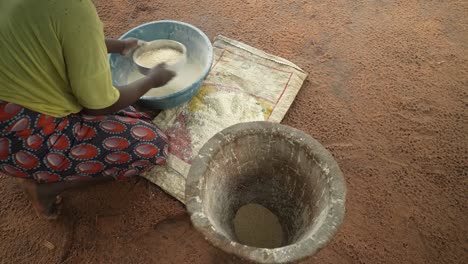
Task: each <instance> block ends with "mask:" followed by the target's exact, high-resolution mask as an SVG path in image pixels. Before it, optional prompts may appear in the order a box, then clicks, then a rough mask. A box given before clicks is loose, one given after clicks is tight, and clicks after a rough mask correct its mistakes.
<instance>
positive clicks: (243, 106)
mask: <svg viewBox="0 0 468 264" xmlns="http://www.w3.org/2000/svg"><path fill="white" fill-rule="evenodd" d="M190 115H191V116H190V117H189V118H188V120H190V121H189V123H188V124H187V126H188V129H189V131H190V134H191V136H192V151H193V152H192V153H193V156H195V155H197V154H198V151H199V150H200V149H201V148H202V147H203V145H204V144H205V143H206V142H207V141H208V140H209V139H210V138H211V137H213V136H214V135H215V134H216V133H218V132H219V131H221V130H223V129H225V128H227V127H230V126H232V125H235V124H238V123H244V122H251V121H263V120H265V117H264V113H263V108H262V107H261V106H260V104H259V103H258V102H257V100H256V99H255V98H254V97H252V96H250V95H248V94H245V93H242V92H225V91H217V92H215V93H211V94H208V95H206V96H205V97H204V98H203V104H202V106H201V107H200V109H198V110H196V111H194V112H192V113H190Z"/></svg>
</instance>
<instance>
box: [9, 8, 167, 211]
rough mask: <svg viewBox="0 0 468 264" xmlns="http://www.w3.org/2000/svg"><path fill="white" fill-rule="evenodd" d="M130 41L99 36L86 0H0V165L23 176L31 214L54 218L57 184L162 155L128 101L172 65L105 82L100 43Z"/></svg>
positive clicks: (129, 169) (115, 46) (107, 174)
mask: <svg viewBox="0 0 468 264" xmlns="http://www.w3.org/2000/svg"><path fill="white" fill-rule="evenodd" d="M137 43H138V41H137V40H135V39H130V40H123V41H120V40H111V39H107V40H105V38H104V32H103V26H102V23H101V21H100V20H99V17H98V15H97V13H96V9H95V7H94V6H93V4H92V2H91V0H21V1H14V0H0V171H1V172H2V173H4V174H6V175H10V176H14V177H18V178H22V179H27V180H25V181H24V183H23V184H22V185H23V186H24V189H25V190H26V191H27V193H28V194H29V196H30V197H31V199H32V203H33V205H34V208H35V209H36V211H37V212H38V213H39V214H40V215H42V216H45V217H46V218H49V219H55V218H56V217H57V215H58V209H59V203H60V198H59V194H60V193H62V192H63V191H65V190H69V189H72V188H78V187H85V186H91V185H95V184H97V183H101V182H107V181H110V180H113V179H119V180H120V179H127V178H129V177H134V176H137V175H139V174H141V173H142V172H144V171H147V170H149V169H151V168H152V167H153V166H155V165H161V164H163V163H164V162H165V154H166V152H167V139H166V138H165V135H164V134H163V133H162V132H161V131H160V130H158V128H157V127H156V126H155V125H153V124H152V123H151V120H152V117H151V116H149V115H148V114H146V113H143V112H138V111H136V109H135V108H133V107H132V104H134V103H135V102H136V101H137V100H138V99H139V98H140V97H141V96H142V95H143V94H145V93H146V92H147V91H148V90H149V89H151V88H153V87H160V86H162V85H164V84H166V83H167V82H168V81H169V80H171V78H173V77H174V73H172V72H170V71H168V70H166V69H165V67H164V66H163V65H160V66H157V67H155V68H154V69H152V71H151V72H150V73H149V74H148V75H147V77H145V78H143V79H140V80H138V81H136V82H134V83H131V84H128V85H126V86H122V87H113V86H112V81H111V74H110V68H109V64H108V60H107V53H108V52H109V53H121V54H126V53H129V52H131V50H132V49H134V48H136V47H137Z"/></svg>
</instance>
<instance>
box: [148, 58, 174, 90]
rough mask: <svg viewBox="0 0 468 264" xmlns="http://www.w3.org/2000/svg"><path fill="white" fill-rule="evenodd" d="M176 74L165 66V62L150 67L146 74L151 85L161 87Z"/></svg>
mask: <svg viewBox="0 0 468 264" xmlns="http://www.w3.org/2000/svg"><path fill="white" fill-rule="evenodd" d="M175 75H176V74H175V73H174V72H173V71H170V70H168V69H167V68H166V64H165V63H161V64H159V65H157V66H155V67H154V68H152V69H151V70H150V71H149V73H148V74H147V75H146V76H147V78H149V79H150V80H151V82H152V83H153V87H161V86H163V85H165V84H166V83H168V82H169V81H170V80H172V78H174V76H175Z"/></svg>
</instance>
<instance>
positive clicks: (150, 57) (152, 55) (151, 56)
mask: <svg viewBox="0 0 468 264" xmlns="http://www.w3.org/2000/svg"><path fill="white" fill-rule="evenodd" d="M181 57H182V53H181V52H180V51H178V50H175V49H170V48H165V49H156V50H148V51H145V52H143V53H142V54H140V56H138V57H137V58H136V59H135V60H136V62H137V63H138V64H140V65H141V66H143V67H146V68H152V67H154V66H156V65H158V64H161V63H167V64H174V63H176V62H177V61H178V60H179V59H181Z"/></svg>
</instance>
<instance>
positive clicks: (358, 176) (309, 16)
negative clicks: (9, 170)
mask: <svg viewBox="0 0 468 264" xmlns="http://www.w3.org/2000/svg"><path fill="white" fill-rule="evenodd" d="M95 2H96V5H97V8H98V12H99V14H100V15H101V18H102V20H103V22H104V23H105V28H106V33H107V34H108V35H109V36H112V37H118V36H119V35H121V34H122V33H124V32H125V31H127V30H128V29H130V28H131V27H134V26H136V25H138V24H141V23H143V22H148V21H151V20H160V19H175V20H182V21H186V22H189V23H192V24H194V25H196V26H198V27H200V28H201V29H202V30H204V31H205V32H206V33H207V34H208V35H209V37H210V38H213V37H215V36H216V35H217V34H223V35H226V36H228V37H232V38H235V39H238V40H241V41H243V42H246V43H248V44H250V45H253V46H255V47H258V48H261V49H264V50H265V51H267V52H270V53H273V54H276V55H279V56H282V57H285V58H287V59H289V60H291V61H293V62H295V63H297V64H298V65H300V66H301V67H302V68H303V69H305V70H306V71H307V72H309V73H310V76H309V78H308V81H306V83H305V84H304V87H303V88H302V90H301V91H300V93H299V95H298V97H297V99H296V101H295V102H294V104H293V106H292V107H291V109H290V111H289V113H288V114H287V116H286V118H285V120H284V123H285V124H288V125H291V126H294V127H296V128H299V129H302V130H304V131H306V132H307V133H310V134H311V135H312V136H313V137H315V138H316V139H318V140H319V141H321V142H322V143H323V144H324V145H325V146H326V147H327V148H328V149H330V150H331V152H332V153H333V155H334V156H335V157H336V159H337V161H338V163H339V165H340V167H341V169H342V171H343V172H344V175H345V177H346V181H347V184H348V201H347V215H346V219H345V222H344V224H343V226H342V228H341V230H340V232H339V233H338V235H337V236H336V237H335V239H334V240H333V241H332V242H331V243H330V244H329V245H328V246H327V247H326V248H324V249H323V250H322V251H321V252H319V253H318V254H317V255H316V256H314V257H313V258H311V259H310V260H307V261H305V262H304V263H468V253H467V252H468V242H467V237H468V225H467V223H468V208H467V207H468V197H467V196H468V178H467V176H468V175H467V174H468V145H467V144H468V16H467V14H468V2H467V1H464V0H452V1H435V0H425V1H417V0H405V1H375V0H374V1H348V0H341V1H340V0H330V1H317V0H307V1H306V0H303V1H292V0H271V1H260V0H243V1H242V0H232V1H225V0H220V1H209V0H198V1H182V0H173V1H141V0H131V1H130V0H96V1H95ZM0 182H1V183H0V199H1V203H0V240H1V243H0V262H1V263H162V264H165V263H190V264H198V263H226V262H227V260H226V259H225V257H224V256H223V254H221V253H220V252H218V251H217V250H215V249H214V248H212V247H211V246H209V245H208V244H207V243H206V242H204V241H203V239H202V238H201V237H200V235H198V233H196V232H195V231H194V230H193V229H192V228H191V227H190V224H189V221H188V218H187V216H186V215H185V214H184V208H183V206H182V205H181V204H179V203H178V202H176V201H174V200H173V199H171V198H170V197H169V196H167V195H165V194H164V193H163V192H162V191H160V190H159V189H158V188H156V187H155V186H153V185H151V184H149V183H148V182H146V181H145V180H140V181H139V182H138V183H134V182H126V183H112V184H109V185H104V186H98V187H95V188H92V189H89V190H86V191H81V192H73V193H68V194H67V195H66V196H65V199H66V207H65V208H64V209H65V211H64V214H63V218H62V219H60V220H59V221H57V222H47V221H43V220H39V219H38V218H37V217H36V216H35V214H34V212H33V209H32V208H31V205H30V204H29V202H28V201H27V199H26V197H25V195H24V194H23V193H22V192H21V191H20V190H18V188H17V187H16V186H15V185H14V184H13V181H12V180H11V179H9V178H7V177H5V176H0ZM47 242H50V243H47Z"/></svg>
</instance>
